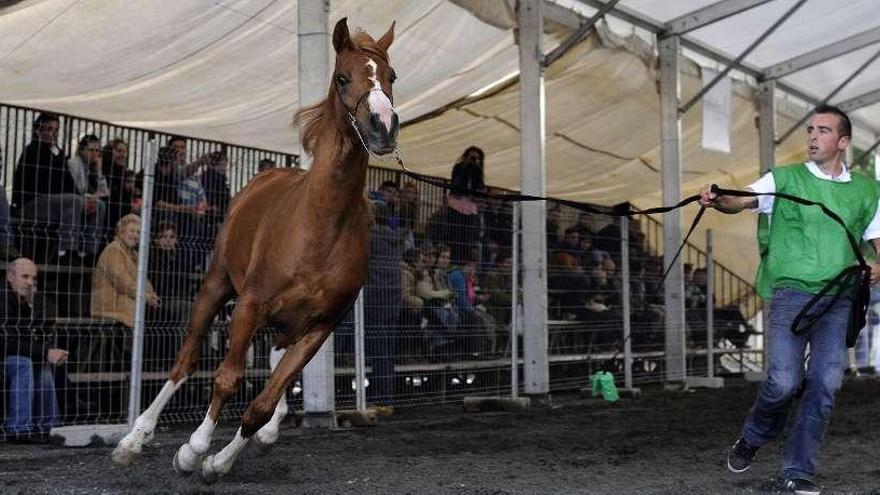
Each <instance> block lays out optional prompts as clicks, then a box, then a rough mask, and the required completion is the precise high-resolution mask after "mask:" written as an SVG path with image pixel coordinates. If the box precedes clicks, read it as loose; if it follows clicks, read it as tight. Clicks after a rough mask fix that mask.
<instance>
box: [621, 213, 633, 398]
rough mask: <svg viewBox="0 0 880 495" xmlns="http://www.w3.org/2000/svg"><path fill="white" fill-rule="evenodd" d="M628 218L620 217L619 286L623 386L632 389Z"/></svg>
mask: <svg viewBox="0 0 880 495" xmlns="http://www.w3.org/2000/svg"><path fill="white" fill-rule="evenodd" d="M629 277H630V276H629V217H620V285H621V290H622V294H621V295H622V299H623V375H624V382H623V383H624V386H625V387H626V388H627V389H632V386H633V375H632V322H631V318H630V312H631V311H632V308H631V307H630V297H631V295H630V286H629Z"/></svg>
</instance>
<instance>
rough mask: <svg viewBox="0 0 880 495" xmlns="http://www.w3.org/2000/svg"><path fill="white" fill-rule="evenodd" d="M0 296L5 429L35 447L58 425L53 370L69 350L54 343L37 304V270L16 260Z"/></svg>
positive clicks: (16, 439)
mask: <svg viewBox="0 0 880 495" xmlns="http://www.w3.org/2000/svg"><path fill="white" fill-rule="evenodd" d="M6 270H7V271H6V284H5V288H4V290H3V293H2V295H0V301H2V306H0V326H2V328H3V330H4V333H5V337H4V339H3V340H2V341H0V347H2V352H3V357H4V361H5V365H4V369H5V374H6V388H7V390H9V403H8V404H7V415H6V422H5V425H4V428H5V430H6V433H7V434H8V437H7V441H8V442H10V443H37V442H45V441H46V440H47V439H48V434H49V430H50V429H51V428H52V427H54V426H57V425H58V424H59V419H58V416H59V406H58V397H57V395H56V392H55V378H54V373H53V367H54V366H57V365H59V364H63V363H65V362H66V361H67V356H68V352H67V351H66V350H64V349H59V348H57V347H55V345H54V344H53V342H54V340H55V336H54V332H53V331H52V329H51V325H50V323H49V321H48V320H47V319H46V318H45V316H44V312H43V309H42V306H41V305H40V304H38V303H37V301H36V299H35V297H34V296H35V295H36V292H37V266H36V265H35V264H34V262H33V261H31V260H29V259H27V258H18V259H17V260H15V261H13V262H12V263H10V264H9V265H8V267H7V269H6Z"/></svg>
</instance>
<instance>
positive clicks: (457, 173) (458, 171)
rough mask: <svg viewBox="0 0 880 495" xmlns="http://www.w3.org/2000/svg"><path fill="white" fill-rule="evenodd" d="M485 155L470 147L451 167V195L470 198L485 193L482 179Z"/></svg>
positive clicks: (478, 149) (474, 147)
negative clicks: (475, 194) (474, 194)
mask: <svg viewBox="0 0 880 495" xmlns="http://www.w3.org/2000/svg"><path fill="white" fill-rule="evenodd" d="M485 158H486V154H485V153H483V150H481V149H480V148H478V147H476V146H470V147H468V148H467V149H466V150H464V153H463V154H462V155H461V158H459V159H458V161H457V162H456V163H455V165H454V166H453V167H452V194H453V195H456V196H470V195H472V194H473V193H484V192H486V182H485V180H484V177H483V161H484V160H485Z"/></svg>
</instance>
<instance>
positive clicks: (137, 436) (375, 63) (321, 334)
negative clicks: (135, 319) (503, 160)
mask: <svg viewBox="0 0 880 495" xmlns="http://www.w3.org/2000/svg"><path fill="white" fill-rule="evenodd" d="M393 39H394V24H393V23H392V25H391V28H390V29H389V30H388V32H387V33H385V34H384V35H383V36H382V37H381V38H379V40H378V41H377V40H374V39H373V38H371V37H370V36H369V35H367V34H366V33H363V32H357V33H356V34H355V35H354V36H350V35H349V30H348V26H347V24H346V19H342V20H340V21H339V22H338V23H337V24H336V27H335V29H334V31H333V47H334V48H335V50H336V65H335V70H334V72H333V78H332V81H331V85H330V89H329V90H328V92H327V98H326V99H325V100H324V101H323V102H321V103H319V104H317V105H315V106H313V107H309V108H305V109H303V110H301V111H300V112H299V113H298V115H297V120H298V121H299V122H300V123H301V124H302V135H301V138H302V143H303V146H304V148H305V150H306V151H307V152H309V153H311V154H312V156H313V157H314V161H313V162H312V167H311V169H310V170H309V171H308V172H301V171H298V170H291V169H286V170H285V169H272V170H269V171H266V172H264V173H261V174H259V175H257V176H256V177H255V178H254V180H252V181H251V183H250V184H248V186H247V187H246V188H245V189H244V190H242V192H241V193H240V194H239V195H238V196H237V197H236V198H235V200H234V201H233V203H232V205H231V206H230V209H229V213H228V215H227V217H226V221H225V222H224V225H223V228H222V229H221V231H220V233H219V234H218V237H217V240H216V243H215V248H214V257H213V259H212V261H211V266H210V267H209V268H208V271H207V274H206V275H205V280H204V282H203V283H202V287H201V289H200V290H199V294H198V296H197V297H196V300H195V304H194V306H193V310H192V313H191V315H190V321H189V329H188V333H187V335H186V339H185V340H184V342H183V345H182V346H181V348H180V351H179V352H178V354H177V358H176V360H175V363H174V366H173V368H172V369H171V374H170V376H169V380H168V381H167V382H166V383H165V385H164V386H163V388H162V390H161V391H160V392H159V394H158V396H157V397H156V398H155V399H154V400H153V403H152V404H151V405H150V407H149V408H147V410H145V411H144V412H143V413H142V414H141V415H140V416H138V418H137V420H136V421H135V424H134V427H133V429H132V431H131V432H129V433H128V434H127V435H126V436H125V437H124V438H123V439H122V440H121V441H120V442H119V444H118V445H117V447H116V449H115V450H114V451H113V460H114V462H116V463H117V464H123V465H127V464H130V463H131V462H132V461H133V460H134V456H135V455H136V454H138V453H140V451H141V448H142V446H143V444H144V443H146V442H149V441H150V439H151V438H152V435H153V430H154V429H155V427H156V421H157V419H158V416H159V413H160V412H161V411H162V409H163V408H164V407H165V405H166V404H167V403H168V400H169V399H170V398H171V396H172V395H173V394H174V392H175V391H177V389H178V388H180V386H181V384H183V383H184V382H185V381H186V379H187V377H188V376H189V375H190V374H191V373H193V371H195V367H196V361H197V359H198V347H199V340H200V338H201V337H202V335H203V334H204V333H205V330H206V329H207V328H208V327H209V326H210V324H211V322H212V321H213V319H214V316H215V315H216V314H217V312H218V310H219V309H220V308H221V307H222V306H223V304H224V303H225V302H226V301H227V300H229V299H230V298H232V297H233V296H235V295H237V296H238V300H237V303H236V305H235V310H234V312H233V315H232V326H231V329H230V333H229V352H228V353H227V355H226V358H225V359H224V360H223V362H222V363H221V364H220V366H219V367H218V368H217V370H216V372H215V374H214V391H213V396H212V398H211V403H210V405H209V407H208V413H207V415H206V417H205V419H204V421H203V422H202V424H201V425H200V426H199V427H198V429H197V430H196V431H195V432H194V433H193V434H192V436H191V437H190V439H189V442H188V443H185V444H183V445H182V446H181V447H180V449H179V450H178V452H177V454H176V455H175V456H174V467H175V469H176V470H178V471H179V472H184V473H188V472H192V471H194V470H195V469H196V468H197V467H198V465H199V463H200V462H201V474H202V478H203V479H205V480H207V481H212V480H215V479H217V478H218V477H219V476H221V475H223V474H225V473H226V472H228V471H229V469H230V468H231V467H232V464H233V462H234V460H235V457H236V456H237V455H238V453H239V452H240V451H241V449H242V448H243V447H244V446H245V444H247V442H248V440H249V439H250V438H251V437H253V435H254V434H257V440H258V441H259V442H262V443H264V444H271V443H273V442H274V441H275V440H276V439H277V437H278V421H280V420H281V419H282V418H283V416H284V415H285V414H286V411H287V404H286V401H285V400H284V392H285V390H286V388H287V387H288V385H289V384H290V383H291V381H292V380H293V379H294V378H295V377H296V376H297V374H298V373H299V372H300V371H301V370H302V369H303V367H304V366H305V365H306V363H308V362H309V360H310V359H311V358H312V356H314V354H315V353H316V352H317V351H318V349H319V348H320V347H321V344H322V343H323V342H324V340H326V339H327V336H328V335H330V332H331V331H333V329H334V327H335V326H336V324H337V323H338V322H339V320H340V319H341V318H342V317H343V315H344V313H345V312H346V310H347V309H348V308H349V307H350V305H351V304H352V303H353V301H354V299H355V298H356V297H357V294H358V291H359V290H360V288H361V286H363V284H364V280H365V278H366V271H367V256H368V253H367V250H368V246H369V242H368V230H369V224H370V221H371V220H370V211H369V206H368V203H367V200H366V198H365V196H364V187H365V185H366V171H367V160H368V152H372V153H375V154H377V155H382V154H387V153H389V152H391V151H393V150H394V149H395V148H396V142H397V133H398V130H399V124H398V118H397V115H396V113H395V111H394V108H393V106H392V103H391V94H392V90H391V85H392V83H393V82H394V79H395V75H394V70H393V69H392V68H391V66H390V65H389V62H388V47H389V46H390V45H391V42H392V41H393ZM267 323H272V324H274V325H276V326H278V327H281V328H282V329H283V331H282V334H281V335H280V336H279V337H278V340H277V341H276V343H275V348H276V349H283V350H284V354H283V355H282V356H281V357H280V361H277V362H273V370H272V373H271V375H270V376H269V379H268V380H267V381H266V385H265V388H264V389H263V391H262V392H261V393H260V395H259V396H258V397H257V398H256V399H254V401H253V402H252V403H251V404H250V406H249V407H248V408H247V410H246V411H245V412H244V415H242V417H241V426H240V428H239V429H238V431H237V432H236V434H235V438H234V439H233V440H232V442H231V443H229V444H228V445H227V446H226V447H225V448H224V449H223V450H221V451H220V452H218V453H217V454H216V455H213V456H208V457H205V458H204V459H203V460H202V457H203V456H204V454H205V453H206V452H207V450H208V446H209V445H210V442H211V435H212V433H213V431H214V428H215V427H216V425H217V422H218V420H219V418H220V412H221V410H222V409H223V405H224V403H225V402H226V401H227V400H229V398H230V397H232V396H233V395H234V394H235V392H236V391H237V390H238V387H239V384H240V383H241V378H242V375H243V373H244V367H245V353H246V351H247V348H248V346H249V345H250V342H251V339H252V338H253V336H254V332H255V331H256V329H257V328H259V327H261V326H263V325H265V324H267Z"/></svg>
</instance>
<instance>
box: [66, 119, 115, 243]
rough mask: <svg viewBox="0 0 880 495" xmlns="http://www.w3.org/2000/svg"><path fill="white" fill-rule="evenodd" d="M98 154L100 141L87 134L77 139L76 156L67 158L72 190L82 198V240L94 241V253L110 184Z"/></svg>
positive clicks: (101, 227)
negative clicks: (84, 202)
mask: <svg viewBox="0 0 880 495" xmlns="http://www.w3.org/2000/svg"><path fill="white" fill-rule="evenodd" d="M102 154H103V152H102V150H101V140H100V139H99V138H98V136H95V135H94V134H88V135H86V136H83V137H82V139H80V140H79V145H78V146H77V149H76V155H74V156H73V157H71V158H70V160H68V161H67V168H68V170H69V171H70V176H71V177H72V178H73V183H74V186H75V190H76V193H77V194H79V195H81V196H83V197H84V198H86V211H85V215H86V216H85V219H84V221H83V223H84V225H83V237H84V239H83V240H84V242H86V241H87V242H91V243H94V248H93V249H91V250H89V251H88V252H89V254H97V252H98V246H99V244H100V245H102V244H103V241H102V240H100V239H101V237H102V236H101V231H102V229H103V226H104V218H105V216H106V210H107V201H108V199H109V198H110V187H109V186H108V185H107V179H106V177H104V173H103V171H102V166H103V165H102V163H101V162H102V160H103V156H102Z"/></svg>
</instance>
